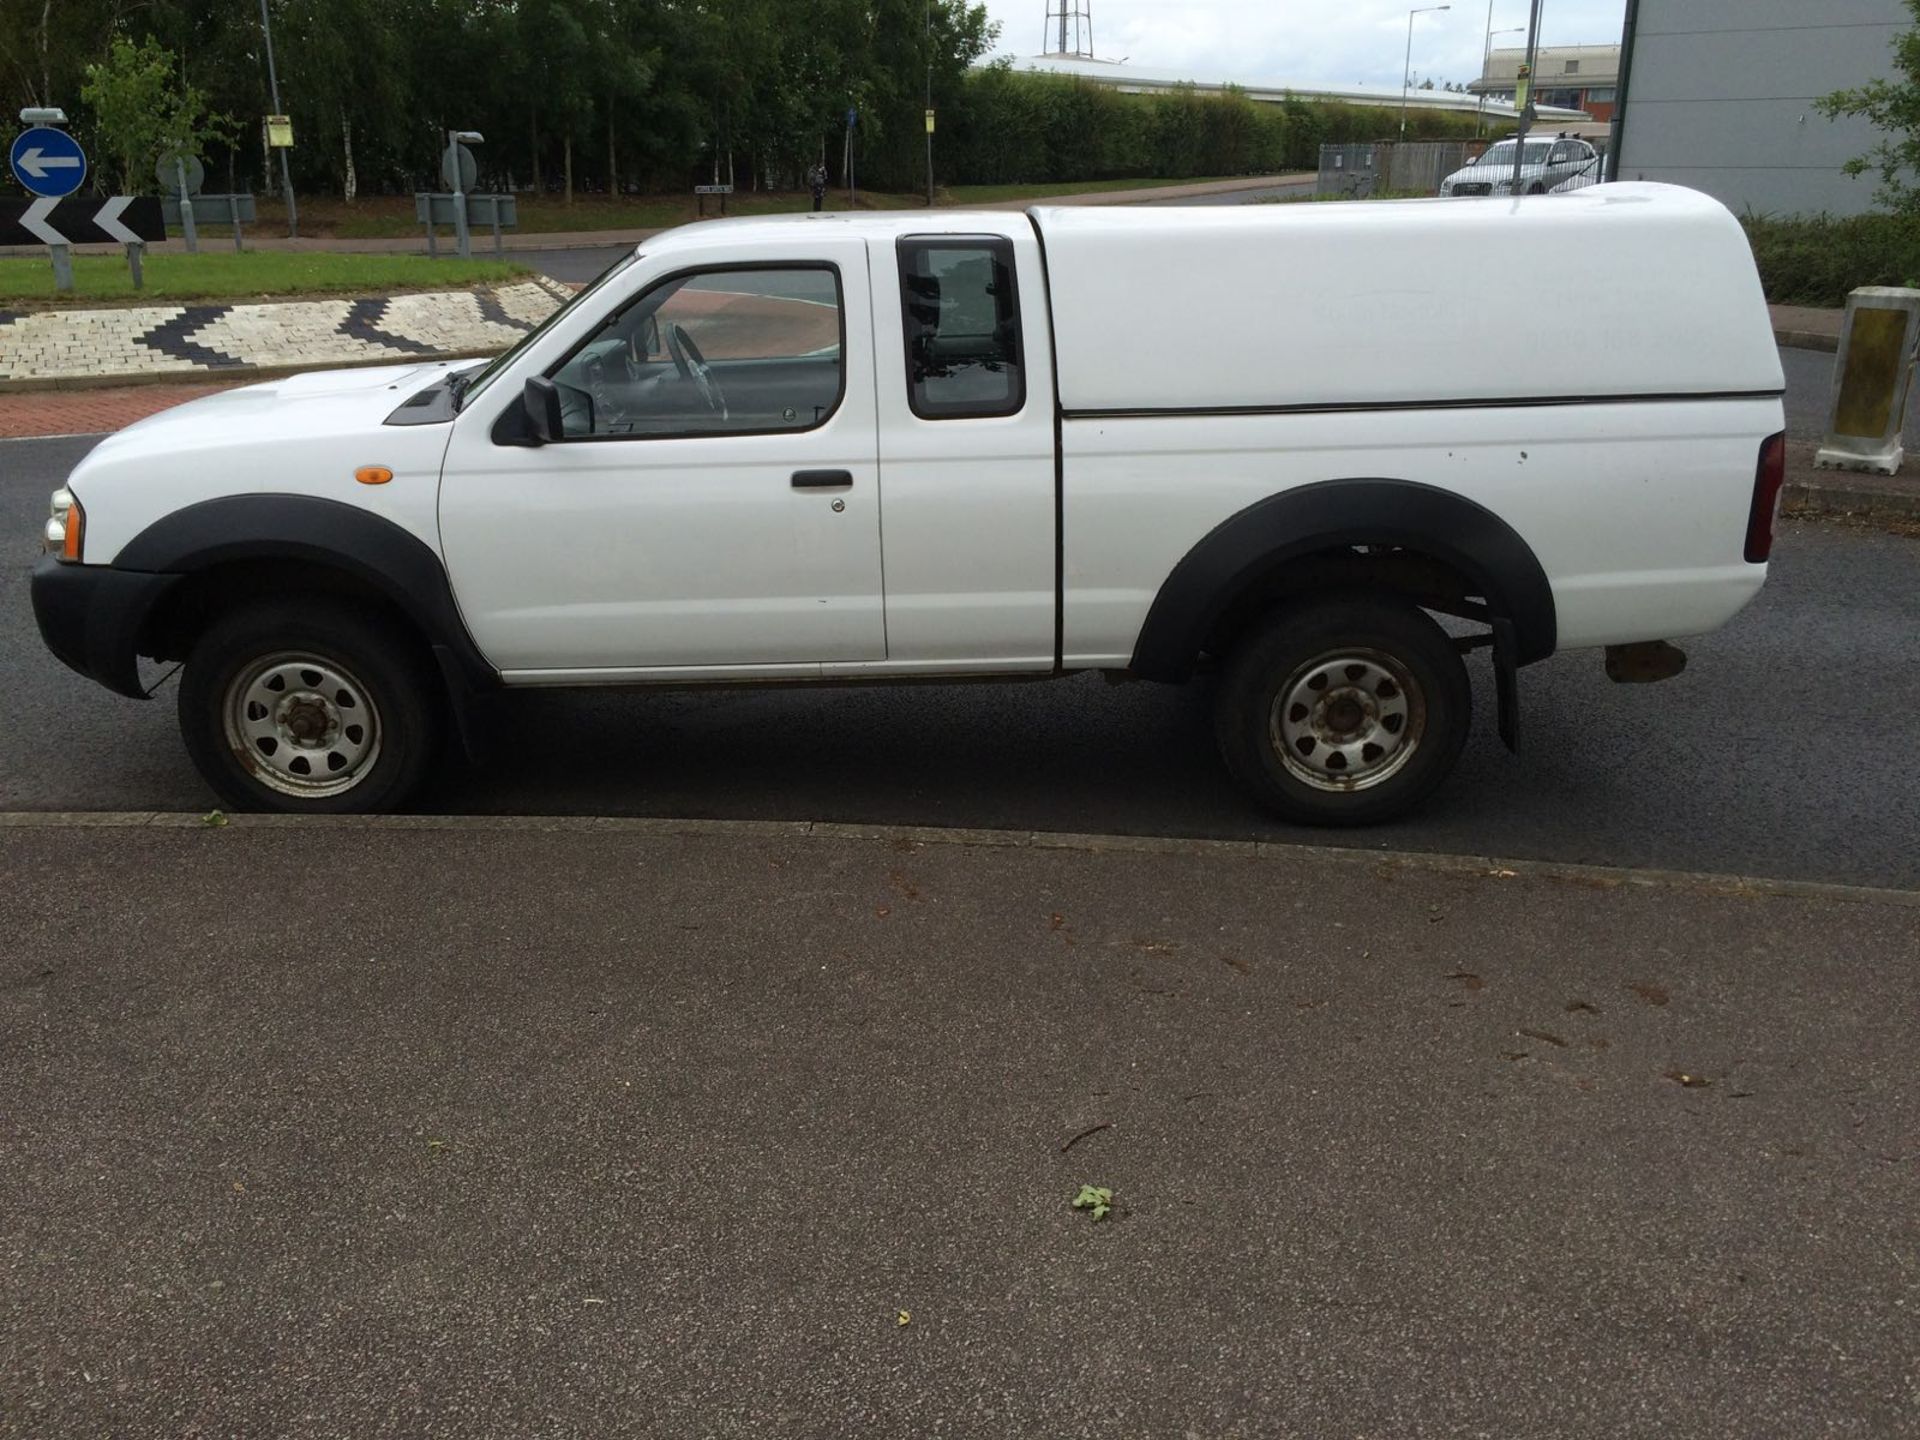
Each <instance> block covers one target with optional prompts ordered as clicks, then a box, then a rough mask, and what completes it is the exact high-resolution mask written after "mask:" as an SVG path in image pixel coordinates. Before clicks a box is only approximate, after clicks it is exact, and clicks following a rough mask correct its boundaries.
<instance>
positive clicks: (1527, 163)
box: [1440, 135, 1600, 195]
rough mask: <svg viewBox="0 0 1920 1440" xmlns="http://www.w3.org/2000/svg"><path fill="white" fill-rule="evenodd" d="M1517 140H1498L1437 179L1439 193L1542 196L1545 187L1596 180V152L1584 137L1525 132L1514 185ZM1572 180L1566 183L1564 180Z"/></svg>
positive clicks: (1598, 169)
mask: <svg viewBox="0 0 1920 1440" xmlns="http://www.w3.org/2000/svg"><path fill="white" fill-rule="evenodd" d="M1516 143H1517V142H1515V141H1513V140H1502V141H1501V142H1500V143H1499V144H1497V145H1495V146H1493V147H1491V148H1490V149H1489V150H1488V151H1487V153H1486V154H1484V155H1482V156H1481V157H1480V158H1479V159H1478V160H1476V161H1474V162H1473V163H1472V164H1471V165H1469V166H1467V167H1466V168H1465V169H1464V170H1456V171H1454V172H1453V174H1451V175H1449V176H1447V178H1446V179H1444V180H1442V181H1441V182H1440V193H1441V194H1442V195H1513V194H1520V195H1544V194H1546V193H1547V192H1548V191H1549V190H1556V189H1560V188H1561V187H1563V186H1564V187H1565V188H1567V189H1577V188H1579V187H1580V186H1581V185H1583V184H1592V183H1595V182H1597V181H1598V180H1599V179H1600V153H1599V152H1598V151H1597V150H1595V149H1594V148H1593V146H1591V145H1589V144H1588V143H1587V142H1586V141H1584V140H1576V139H1570V138H1569V137H1567V136H1564V135H1562V136H1559V137H1552V136H1546V135H1529V136H1528V137H1527V141H1526V147H1527V148H1526V151H1525V153H1524V154H1522V155H1521V157H1520V183H1519V184H1518V185H1515V184H1514V177H1513V152H1514V146H1515V144H1516ZM1570 181H1571V182H1575V183H1573V184H1569V183H1568V182H1570Z"/></svg>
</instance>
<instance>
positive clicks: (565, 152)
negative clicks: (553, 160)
mask: <svg viewBox="0 0 1920 1440" xmlns="http://www.w3.org/2000/svg"><path fill="white" fill-rule="evenodd" d="M560 151H561V155H562V156H563V157H564V158H565V160H566V165H567V204H569V205H571V204H573V132H572V131H568V132H567V135H566V138H565V139H563V140H562V141H561V142H560Z"/></svg>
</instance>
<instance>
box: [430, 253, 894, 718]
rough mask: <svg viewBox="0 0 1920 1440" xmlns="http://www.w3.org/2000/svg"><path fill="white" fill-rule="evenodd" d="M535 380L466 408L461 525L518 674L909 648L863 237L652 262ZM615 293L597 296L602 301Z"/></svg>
mask: <svg viewBox="0 0 1920 1440" xmlns="http://www.w3.org/2000/svg"><path fill="white" fill-rule="evenodd" d="M632 269H633V270H635V271H637V272H639V273H637V274H635V275H633V276H632V277H631V278H630V279H629V280H628V282H627V283H626V284H625V285H624V286H620V287H610V288H615V289H617V292H618V293H616V294H613V295H611V296H609V297H608V298H606V299H604V300H599V301H597V302H596V303H599V304H600V305H602V306H603V307H604V310H605V313H604V315H603V316H602V317H600V318H599V319H598V320H597V321H595V322H594V323H593V324H591V326H590V327H589V328H586V329H585V330H584V331H582V330H580V328H579V327H577V326H576V327H575V330H574V331H573V332H570V333H573V334H574V335H575V339H574V341H573V343H572V344H571V346H570V348H568V349H566V351H565V352H564V353H563V354H554V353H551V352H549V353H548V354H547V355H546V357H545V359H544V360H543V361H542V362H541V363H539V364H538V365H537V366H536V367H535V368H534V369H533V370H532V371H531V372H530V373H532V374H539V375H543V376H544V377H545V378H547V379H550V380H551V381H552V382H553V385H554V386H555V388H556V390H557V391H558V394H559V397H560V401H561V419H562V429H563V432H564V433H563V434H562V435H561V436H560V437H559V438H557V439H555V440H554V441H552V442H550V443H545V444H535V443H530V439H531V433H530V429H529V426H528V424H527V422H526V417H525V413H524V405H523V396H522V391H523V387H524V381H525V379H526V378H527V375H524V374H515V375H508V376H505V377H503V383H501V384H496V385H493V386H491V387H490V388H488V389H487V390H486V392H485V394H484V395H483V396H482V397H481V401H482V402H483V403H476V404H471V405H469V407H468V408H467V409H466V410H463V412H462V413H461V415H460V416H459V417H458V419H457V420H456V422H455V425H454V432H453V436H452V439H451V441H450V443H449V446H448V450H447V459H446V467H445V471H444V474H443V478H442V482H441V498H440V530H441V542H442V546H443V549H444V552H445V555H446V560H447V567H448V571H449V574H450V576H451V578H452V581H453V588H454V594H455V596H456V598H457V599H458V601H459V604H460V608H461V612H462V614H463V616H464V618H465V620H466V623H467V627H468V629H469V630H470V632H471V633H472V635H473V638H474V640H475V642H476V643H477V644H478V645H479V647H480V649H481V651H482V653H484V654H485V655H486V657H487V658H488V660H489V661H490V662H492V663H493V664H494V665H495V666H497V667H498V668H499V669H500V670H501V671H502V673H503V674H505V675H506V677H507V678H508V679H509V680H519V681H522V682H542V681H544V682H548V683H562V682H570V681H571V682H578V681H594V680H620V679H630V680H648V679H662V680H665V679H682V678H726V677H728V676H736V675H737V676H741V677H754V676H760V677H772V678H777V677H781V676H799V677H805V676H809V675H817V674H819V673H820V671H821V668H822V666H823V665H826V664H829V663H840V664H845V663H850V662H875V661H880V660H883V659H884V658H885V656H886V630H885V617H884V614H883V610H882V595H881V580H880V573H881V572H880V495H879V466H878V457H877V453H876V448H877V442H876V434H875V415H874V375H873V347H872V334H873V316H872V309H871V303H872V302H871V290H870V286H869V281H868V275H867V252H866V246H865V243H864V241H862V240H860V239H857V238H854V237H850V236H847V235H845V234H837V235H836V234H834V233H832V232H831V231H830V230H828V228H827V227H825V226H822V227H819V231H818V233H817V234H808V235H806V236H804V237H803V238H801V239H798V240H796V242H795V243H793V244H792V245H790V246H787V247H784V248H782V249H781V250H779V251H778V252H777V253H774V252H771V251H770V250H769V249H768V248H767V247H766V246H765V244H764V243H762V244H759V245H754V246H751V247H748V246H746V245H741V244H735V245H733V246H702V247H700V248H699V249H698V250H694V251H688V252H682V253H678V254H676V253H675V252H672V251H667V252H663V253H662V254H661V255H660V256H659V257H648V256H645V255H643V256H642V257H641V258H640V260H639V261H637V262H635V264H634V266H633V267H632ZM588 298H589V299H592V298H593V297H591V296H590V297H588Z"/></svg>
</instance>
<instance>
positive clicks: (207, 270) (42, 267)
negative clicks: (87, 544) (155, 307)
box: [0, 250, 530, 309]
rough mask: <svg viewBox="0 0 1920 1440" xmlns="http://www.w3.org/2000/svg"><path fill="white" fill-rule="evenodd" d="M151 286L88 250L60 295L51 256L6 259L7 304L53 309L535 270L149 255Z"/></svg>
mask: <svg viewBox="0 0 1920 1440" xmlns="http://www.w3.org/2000/svg"><path fill="white" fill-rule="evenodd" d="M143 268H144V270H145V272H146V287H145V288H144V289H142V290H139V291H136V290H135V289H134V288H133V279H132V277H131V276H130V275H129V274H128V273H127V262H126V260H125V258H124V257H122V256H117V255H80V256H76V257H74V262H73V293H72V294H70V295H56V294H55V293H54V288H53V266H52V264H51V263H49V262H48V261H47V260H44V259H25V260H14V259H9V260H0V305H12V306H15V307H18V306H20V305H21V304H23V303H24V304H27V305H31V306H33V307H34V308H38V309H45V308H48V307H50V306H53V305H85V304H94V303H97V302H99V301H101V300H111V301H117V302H122V303H125V302H136V303H143V302H158V303H166V302H169V301H180V300H257V299H265V298H272V299H285V298H288V297H290V296H298V295H338V294H357V295H385V294H392V293H394V292H396V291H404V290H445V289H460V288H463V287H466V286H469V285H484V284H500V283H505V282H508V281H512V280H517V279H519V278H521V277H522V276H525V275H527V274H529V273H530V271H529V270H528V267H527V266H525V265H520V264H516V263H514V262H513V261H511V260H507V261H498V260H430V259H428V258H427V257H426V256H424V255H313V254H287V253H283V252H277V251H271V250H249V251H247V252H246V253H245V254H239V255H236V254H234V253H233V252H231V251H227V252H224V253H222V252H218V251H209V252H207V253H205V254H200V255H149V256H148V257H147V258H146V262H145V265H144V266H143Z"/></svg>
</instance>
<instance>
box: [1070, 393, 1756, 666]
mask: <svg viewBox="0 0 1920 1440" xmlns="http://www.w3.org/2000/svg"><path fill="white" fill-rule="evenodd" d="M1783 427H1784V417H1783V414H1782V410H1781V405H1780V402H1779V401H1778V400H1774V399H1740V400H1686V401H1658V402H1631V403H1612V404H1588V405H1551V406H1515V407H1506V408H1486V409H1462V410H1400V411H1366V412H1345V413H1328V414H1266V415H1211V416H1209V415H1165V416H1142V417H1122V418H1085V419H1069V420H1067V421H1066V423H1065V427H1064V435H1063V447H1064V479H1065V496H1064V520H1065V531H1064V536H1065V547H1064V548H1065V566H1066V574H1065V592H1066V596H1065V616H1064V652H1065V654H1064V658H1065V662H1066V664H1067V665H1068V666H1069V667H1074V668H1101V667H1113V666H1123V665H1125V664H1126V663H1127V662H1128V660H1129V659H1130V657H1131V656H1132V653H1133V648H1134V641H1135V638H1136V637H1137V636H1138V634H1139V631H1140V627H1141V625H1142V623H1143V622H1144V621H1145V619H1146V615H1147V611H1148V608H1149V607H1150V606H1151V605H1152V603H1153V598H1154V595H1155V594H1156V593H1157V591H1158V589H1159V586H1160V583H1161V582H1162V581H1163V580H1164V579H1165V578H1166V576H1167V575H1168V574H1169V573H1170V572H1171V571H1172V569H1173V567H1174V566H1175V565H1176V564H1177V563H1178V562H1179V561H1180V559H1181V557H1182V556H1184V555H1185V554H1186V553H1187V551H1188V550H1190V549H1192V547H1193V546H1194V545H1195V544H1196V543H1197V542H1198V541H1199V540H1200V539H1201V538H1202V537H1203V536H1205V535H1206V534H1207V533H1208V532H1209V531H1210V530H1212V529H1213V528H1214V527H1215V526H1217V525H1219V524H1220V523H1221V522H1223V521H1225V520H1227V519H1229V518H1230V517H1231V516H1233V515H1235V514H1236V513H1238V512H1239V511H1241V510H1244V509H1245V508H1246V507H1247V506H1249V505H1252V504H1254V503H1255V502H1256V501H1259V500H1262V499H1264V498H1266V497H1267V496H1269V495H1273V494H1277V493H1279V492H1281V491H1283V490H1287V489H1291V488H1293V487H1295V486H1300V485H1308V484H1314V483H1316V482H1319V481H1325V480H1340V479H1349V478H1352V479H1361V478H1365V479H1395V480H1409V481H1415V482H1418V483H1421V484H1426V485H1433V486H1437V487H1439V488H1442V489H1446V490H1451V491H1453V492H1455V493H1457V494H1459V495H1462V496H1465V497H1466V498H1468V499H1470V500H1473V501H1475V502H1476V503H1478V504H1480V505H1482V506H1484V507H1485V508H1486V509H1488V510H1490V511H1492V512H1493V513H1494V514H1495V515H1497V516H1499V517H1500V518H1501V519H1503V520H1505V521H1506V522H1507V524H1509V525H1510V526H1512V527H1513V529H1514V530H1515V531H1516V532H1518V533H1519V535H1520V537H1521V538H1522V539H1523V540H1525V541H1526V542H1527V544H1528V545H1529V546H1530V547H1532V549H1533V552H1534V554H1535V555H1536V556H1537V557H1538V559H1539V561H1540V564H1541V566H1542V568H1543V569H1544V570H1545V571H1546V574H1547V578H1548V581H1549V583H1550V584H1551V586H1552V588H1553V593H1554V601H1555V605H1556V608H1557V611H1558V619H1559V632H1558V645H1559V648H1562V649H1569V648H1577V647H1581V646H1595V645H1610V644H1621V643H1626V642H1630V641H1635V640H1656V639H1671V638H1674V637H1678V636H1684V635H1692V634H1699V633H1702V632H1704V631H1708V630H1712V629H1714V628H1716V627H1718V626H1719V625H1722V624H1724V623H1725V622H1726V621H1727V620H1728V619H1730V618H1731V617H1732V616H1733V615H1734V614H1736V613H1737V612H1738V611H1739V610H1740V608H1741V607H1742V606H1743V605H1745V604H1746V603H1747V601H1749V600H1750V599H1752V597H1753V596H1754V594H1755V593H1756V592H1757V591H1758V590H1759V588H1760V586H1761V584H1762V583H1763V582H1764V580H1765V578H1766V567H1765V566H1764V565H1752V564H1748V563H1747V562H1746V561H1745V560H1744V559H1743V558H1742V553H1741V552H1742V549H1743V547H1744V544H1745V537H1746V525H1747V512H1748V509H1749V506H1750V504H1751V501H1752V495H1753V482H1754V472H1755V466H1756V463H1757V461H1758V457H1759V450H1760V445H1761V442H1762V441H1763V440H1764V439H1765V438H1766V437H1767V436H1769V435H1771V434H1773V433H1775V432H1776V431H1779V430H1780V429H1782V428H1783Z"/></svg>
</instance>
